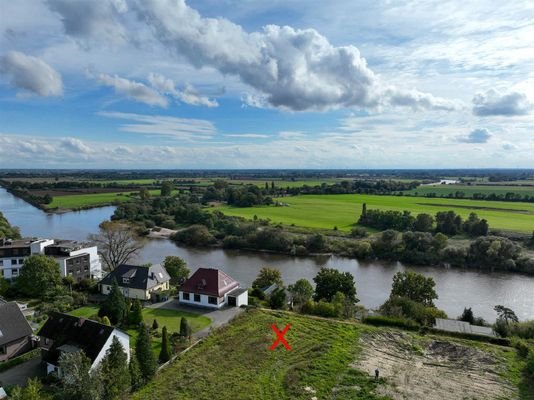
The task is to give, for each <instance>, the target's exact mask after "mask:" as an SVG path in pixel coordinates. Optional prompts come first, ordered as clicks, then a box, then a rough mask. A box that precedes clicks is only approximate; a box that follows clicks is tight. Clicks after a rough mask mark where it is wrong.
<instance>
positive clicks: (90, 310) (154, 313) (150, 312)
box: [69, 306, 211, 355]
mask: <svg viewBox="0 0 534 400" xmlns="http://www.w3.org/2000/svg"><path fill="white" fill-rule="evenodd" d="M97 313H98V307H95V306H86V307H82V308H78V309H76V310H74V311H71V312H70V313H69V314H70V315H74V316H75V317H84V318H89V317H91V316H93V315H95V314H97ZM182 317H186V318H187V320H188V321H189V324H190V325H191V329H192V331H193V333H194V332H198V331H199V330H201V329H204V328H205V327H207V326H209V325H210V324H211V320H210V319H209V318H208V317H205V316H203V315H198V314H192V313H188V312H183V311H178V310H165V309H160V308H143V320H144V322H145V324H146V325H147V326H150V327H151V326H152V323H153V322H154V320H157V321H158V325H159V329H160V330H161V329H162V328H163V327H164V326H166V327H167V330H168V332H169V334H171V333H173V332H179V331H180V319H181V318H182ZM126 332H127V333H128V334H129V335H130V347H134V346H135V339H136V337H137V331H136V330H135V329H128V330H127V331H126ZM152 350H153V351H154V353H155V354H156V355H159V352H160V350H161V338H155V337H152Z"/></svg>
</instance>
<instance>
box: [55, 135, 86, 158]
mask: <svg viewBox="0 0 534 400" xmlns="http://www.w3.org/2000/svg"><path fill="white" fill-rule="evenodd" d="M61 146H62V147H63V148H64V149H66V150H68V151H72V152H75V153H78V154H88V153H90V152H91V149H90V148H89V147H88V146H87V145H86V144H85V143H84V142H82V141H81V140H80V139H76V138H65V139H63V140H62V141H61Z"/></svg>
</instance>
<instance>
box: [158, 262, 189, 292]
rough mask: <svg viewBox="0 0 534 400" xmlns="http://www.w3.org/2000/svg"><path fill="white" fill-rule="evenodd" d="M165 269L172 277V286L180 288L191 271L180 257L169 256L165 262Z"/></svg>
mask: <svg viewBox="0 0 534 400" xmlns="http://www.w3.org/2000/svg"><path fill="white" fill-rule="evenodd" d="M163 267H164V268H165V269H166V270H167V272H168V273H169V275H170V277H171V285H175V286H179V285H181V284H183V283H184V282H185V280H186V279H187V278H188V277H189V274H190V273H191V270H190V269H189V268H187V263H186V262H185V261H184V260H183V259H182V258H180V257H178V256H167V257H165V260H164V261H163Z"/></svg>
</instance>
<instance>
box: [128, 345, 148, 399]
mask: <svg viewBox="0 0 534 400" xmlns="http://www.w3.org/2000/svg"><path fill="white" fill-rule="evenodd" d="M128 372H129V373H130V380H131V384H132V387H131V388H132V392H133V391H136V390H137V389H139V388H140V387H141V386H143V383H144V380H143V377H142V376H141V369H140V367H139V361H137V357H136V356H135V355H134V354H132V355H131V357H130V364H129V365H128Z"/></svg>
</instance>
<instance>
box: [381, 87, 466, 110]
mask: <svg viewBox="0 0 534 400" xmlns="http://www.w3.org/2000/svg"><path fill="white" fill-rule="evenodd" d="M385 100H386V103H388V104H391V105H393V106H401V107H410V108H412V109H413V110H421V109H426V110H436V111H455V110H459V109H461V108H462V105H461V103H459V102H458V101H453V100H447V99H443V98H440V97H435V96H433V95H432V94H430V93H423V92H420V91H418V90H416V89H412V90H401V89H397V88H391V89H388V90H386V92H385Z"/></svg>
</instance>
